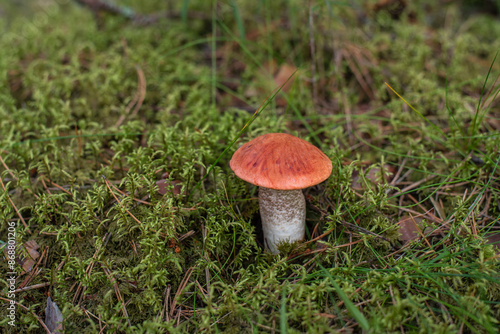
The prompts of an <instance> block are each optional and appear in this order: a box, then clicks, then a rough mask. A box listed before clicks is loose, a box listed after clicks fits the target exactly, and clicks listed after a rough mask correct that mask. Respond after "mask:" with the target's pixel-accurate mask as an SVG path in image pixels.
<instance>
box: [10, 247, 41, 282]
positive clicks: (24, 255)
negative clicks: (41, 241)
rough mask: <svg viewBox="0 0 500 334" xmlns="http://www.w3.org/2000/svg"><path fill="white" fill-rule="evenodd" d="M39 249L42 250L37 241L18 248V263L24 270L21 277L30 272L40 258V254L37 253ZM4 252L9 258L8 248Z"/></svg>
mask: <svg viewBox="0 0 500 334" xmlns="http://www.w3.org/2000/svg"><path fill="white" fill-rule="evenodd" d="M38 248H40V246H39V245H38V244H37V243H36V241H35V240H30V241H27V242H25V243H24V244H23V245H18V246H16V262H17V264H19V265H20V266H21V267H22V268H23V270H22V272H21V275H24V274H25V273H28V272H30V271H31V269H32V268H33V265H34V264H35V262H36V259H38V258H39V257H40V253H38V252H37V249H38ZM3 251H4V255H5V256H6V257H7V248H4V250H3Z"/></svg>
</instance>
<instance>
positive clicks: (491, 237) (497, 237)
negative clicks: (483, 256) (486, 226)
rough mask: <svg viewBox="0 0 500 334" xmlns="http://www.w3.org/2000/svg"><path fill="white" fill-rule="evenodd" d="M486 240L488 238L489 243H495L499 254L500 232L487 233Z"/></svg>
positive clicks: (494, 245)
mask: <svg viewBox="0 0 500 334" xmlns="http://www.w3.org/2000/svg"><path fill="white" fill-rule="evenodd" d="M486 240H488V242H487V244H488V245H493V247H494V248H496V251H497V254H500V232H499V233H495V232H492V233H488V234H487V235H486Z"/></svg>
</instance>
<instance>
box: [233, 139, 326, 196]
mask: <svg viewBox="0 0 500 334" xmlns="http://www.w3.org/2000/svg"><path fill="white" fill-rule="evenodd" d="M229 165H230V166H231V169H232V170H233V171H234V173H235V174H236V175H237V176H238V177H239V178H240V179H242V180H245V181H247V182H250V183H252V184H255V185H257V186H259V187H265V188H270V189H277V190H294V189H304V188H307V187H310V186H313V185H315V184H318V183H320V182H323V181H324V180H326V179H327V178H328V177H329V176H330V174H331V173H332V162H331V161H330V159H329V158H328V157H327V156H326V155H325V154H324V153H323V152H321V150H320V149H318V148H317V147H316V146H314V145H312V144H311V143H309V142H307V141H305V140H303V139H300V138H297V137H295V136H292V135H288V134H286V133H268V134H265V135H262V136H259V137H257V138H255V139H253V140H251V141H249V142H248V143H246V144H244V145H243V146H241V147H240V148H239V149H238V150H237V151H236V152H235V153H234V155H233V157H232V158H231V161H230V162H229Z"/></svg>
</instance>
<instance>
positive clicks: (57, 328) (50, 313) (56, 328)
mask: <svg viewBox="0 0 500 334" xmlns="http://www.w3.org/2000/svg"><path fill="white" fill-rule="evenodd" d="M62 322H63V315H62V312H61V310H59V307H57V304H56V303H54V302H53V301H52V299H50V297H49V298H47V307H45V325H47V327H48V329H50V331H51V332H52V333H55V334H61V333H62V329H63V327H62Z"/></svg>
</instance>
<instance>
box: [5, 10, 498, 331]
mask: <svg viewBox="0 0 500 334" xmlns="http://www.w3.org/2000/svg"><path fill="white" fill-rule="evenodd" d="M117 3H118V4H120V5H127V6H130V8H131V9H133V10H136V11H138V12H140V13H151V12H156V11H162V10H169V11H172V12H173V13H177V14H179V15H177V16H175V15H174V17H172V18H168V19H165V20H160V21H158V22H157V23H156V24H152V25H147V26H139V25H135V24H134V23H133V22H130V21H127V20H126V19H125V18H122V17H117V16H111V15H107V14H105V13H101V14H102V15H101V16H100V19H99V22H98V24H97V23H96V21H94V17H93V15H91V13H90V12H89V10H88V8H84V7H79V6H75V5H74V4H73V3H71V2H69V3H66V4H64V5H56V4H55V3H54V4H50V5H47V4H46V3H45V2H38V1H34V2H33V4H31V5H30V6H33V7H34V8H35V10H36V13H37V14H38V16H37V17H38V19H35V18H33V17H30V16H26V17H30V18H29V19H28V18H23V17H21V16H18V17H15V18H13V17H9V19H8V22H7V19H6V18H5V17H3V16H0V20H3V21H2V22H5V24H3V23H2V26H5V27H6V28H5V29H6V30H7V29H8V31H7V32H6V33H5V34H3V35H2V36H1V37H0V49H1V50H2V56H1V57H0V73H2V76H1V77H0V156H1V157H2V160H3V162H4V163H5V165H4V164H3V163H2V164H1V165H0V175H1V177H2V183H3V184H4V186H5V191H4V190H3V188H2V190H0V208H1V209H0V221H1V222H2V225H1V229H0V231H1V240H2V241H3V242H6V241H7V239H6V238H7V229H8V222H14V223H15V224H16V226H17V230H16V239H17V241H18V243H19V244H21V243H25V242H27V241H29V240H35V241H36V242H37V243H38V244H39V245H40V246H41V248H40V249H39V251H40V252H41V253H42V252H43V255H42V260H41V261H40V263H39V264H38V266H37V268H38V269H37V271H36V274H35V275H34V277H33V279H32V280H31V281H30V282H29V284H28V286H35V287H36V288H34V289H30V290H26V291H23V292H18V293H16V301H17V302H18V303H20V304H22V305H23V306H25V307H27V308H28V309H29V310H30V311H26V310H25V309H24V308H21V307H18V308H17V310H16V312H17V313H16V327H15V328H14V329H12V328H11V329H12V330H13V331H21V332H43V331H44V330H43V328H42V327H41V325H40V323H39V321H38V319H37V317H38V318H40V319H42V320H43V319H44V317H45V313H44V309H45V305H46V298H47V296H48V295H50V296H51V298H52V299H53V300H54V301H55V302H56V303H57V305H58V306H59V308H60V309H61V310H62V313H63V317H64V327H65V330H66V332H75V331H81V332H85V333H87V332H88V333H94V332H98V331H100V330H102V329H103V328H105V329H104V330H105V331H108V332H130V333H155V332H169V333H170V332H180V333H193V332H201V331H204V332H222V333H254V332H272V331H275V332H278V331H280V332H282V333H284V332H289V333H301V332H307V333H326V332H336V331H345V330H351V329H352V330H354V331H361V330H363V328H366V326H368V327H369V330H368V332H373V333H379V332H384V333H385V332H387V333H397V332H401V331H402V330H404V331H405V332H407V333H413V332H432V333H450V332H451V333H453V332H460V331H462V330H465V331H470V332H480V333H483V332H485V333H493V332H494V331H495V329H496V328H497V326H498V320H497V319H499V318H500V307H499V304H498V300H499V299H500V284H499V282H498V277H497V276H498V271H499V269H500V268H499V264H498V249H496V248H494V247H493V246H492V245H487V238H486V237H487V235H486V233H487V232H490V231H496V229H497V228H498V217H499V211H500V208H499V207H498V205H496V203H497V202H498V200H499V193H498V188H499V184H498V183H499V181H498V164H499V160H498V147H499V146H500V136H498V135H497V133H498V120H499V119H500V116H499V115H498V111H497V107H496V102H495V99H494V98H493V97H494V96H495V94H496V92H497V83H496V82H495V80H496V73H497V72H498V70H499V67H498V64H497V62H494V61H493V59H494V57H495V54H496V50H497V49H498V47H499V45H497V44H498V41H497V40H496V39H495V38H493V37H494V36H496V35H498V34H496V35H495V32H496V31H498V30H500V25H499V24H498V22H497V21H498V20H496V19H495V18H491V17H488V16H485V15H474V16H466V15H465V14H464V11H463V10H462V8H461V7H460V6H459V4H456V3H453V4H443V3H439V2H435V1H414V2H411V3H410V2H406V3H407V5H406V7H404V8H402V11H401V12H396V11H394V9H391V8H383V7H382V8H378V7H377V4H378V3H379V2H377V1H369V2H361V1H360V2H353V3H352V4H350V5H346V4H341V3H337V2H328V1H327V2H313V3H312V4H311V7H310V8H304V7H303V6H304V5H303V3H302V2H300V1H258V2H233V1H230V2H228V3H217V6H216V7H213V5H214V4H213V3H211V2H203V1H186V2H184V3H181V4H176V5H173V4H168V3H167V4H166V3H164V2H162V1H151V2H148V3H147V4H143V3H142V2H140V1H117ZM2 6H5V7H2ZM44 6H45V7H44ZM47 6H48V7H47ZM182 6H187V11H186V12H185V14H186V15H187V19H186V20H183V19H182V13H183V12H182ZM0 7H1V8H0V15H3V14H1V13H2V11H1V9H2V8H7V7H6V5H0ZM305 9H307V10H305ZM10 10H12V8H9V12H10ZM15 10H16V11H15V12H17V13H19V11H20V8H17V9H15ZM398 13H399V14H398ZM435 13H440V14H439V15H437V14H435ZM443 13H444V14H443ZM309 14H310V15H309ZM396 14H397V15H396ZM18 15H19V14H18ZM443 15H445V17H446V20H445V21H443V20H442V19H441V17H442V16H443ZM214 31H215V32H216V34H217V36H216V37H217V40H216V41H214V40H213V36H212V33H213V32H214ZM243 37H244V38H243ZM214 47H215V49H214ZM213 57H216V58H215V59H214V58H213ZM270 62H275V63H276V68H277V69H279V68H280V66H281V65H282V64H288V65H289V66H290V67H291V68H293V66H295V67H296V68H298V69H299V71H298V72H297V73H296V74H295V79H294V84H293V86H292V88H291V90H288V91H287V92H286V94H280V95H277V96H276V97H275V98H274V99H272V100H271V101H268V102H269V103H268V104H266V103H264V101H265V100H266V98H267V97H268V96H272V92H271V89H269V88H265V89H263V87H269V86H270V87H273V86H274V85H275V83H273V81H272V74H269V80H267V79H265V78H266V73H265V72H266V71H265V68H266V66H268V65H267V64H269V63H270ZM313 64H314V66H313ZM490 65H492V66H491V69H490ZM142 77H143V78H144V80H145V92H144V91H141V89H140V81H141V80H142V79H141V78H142ZM384 83H387V84H389V85H390V86H391V87H392V88H393V89H394V91H395V92H397V93H398V94H400V95H401V96H402V97H403V98H404V99H405V100H406V101H407V102H408V103H409V104H411V106H413V107H414V108H415V110H413V108H412V107H410V106H409V104H408V103H405V102H404V101H403V100H402V99H400V98H399V97H397V96H396V95H395V94H394V93H393V91H391V90H390V89H388V87H387V86H386V85H385V84H384ZM483 83H486V85H485V88H486V91H485V92H482V90H483ZM490 88H491V92H492V93H486V92H488V90H489V89H490ZM480 101H481V102H484V101H487V102H486V103H485V104H482V105H480V107H477V106H478V104H479V102H480ZM490 103H491V104H490ZM260 105H265V109H264V110H263V111H262V110H261V109H259V106H260ZM256 110H260V111H259V113H257V114H255V115H256V116H257V117H254V118H252V115H254V112H255V111H256ZM250 120H252V123H251V124H249V122H250ZM242 129H244V131H242ZM268 132H288V133H291V134H295V135H298V136H300V137H302V138H304V139H307V140H309V141H310V142H312V143H314V144H315V145H318V146H319V147H320V148H321V149H322V150H323V151H324V152H325V153H326V154H327V155H328V156H329V157H331V159H332V162H333V163H334V170H333V173H332V176H331V177H330V178H329V179H328V180H327V181H326V182H324V183H322V184H320V185H318V186H315V187H311V188H309V189H306V190H305V195H306V198H307V207H308V213H307V217H308V218H307V233H306V235H307V238H308V239H311V238H316V237H318V236H320V235H321V237H320V238H319V239H318V240H316V241H315V242H311V243H307V244H302V245H301V244H292V245H283V246H282V247H281V251H282V252H281V254H280V255H277V256H274V255H272V254H270V253H269V252H268V251H266V250H264V249H263V248H262V238H261V233H262V232H261V228H260V217H259V214H258V201H257V199H256V196H257V191H256V188H255V187H253V186H251V185H249V184H247V183H246V182H244V181H242V180H240V179H238V178H237V177H236V176H235V175H234V173H233V172H232V171H231V170H230V168H229V165H228V162H229V159H230V157H231V155H232V153H233V152H234V151H235V150H236V149H237V146H238V145H240V144H241V143H244V142H246V141H247V140H249V139H251V138H255V137H256V136H258V135H260V134H263V133H268ZM238 136H240V138H239V139H238V140H237V137H238ZM233 141H235V144H234V145H232V146H231V143H233ZM223 152H225V154H222V153H223ZM395 176H397V179H396V180H393V178H394V177H395ZM158 181H162V182H163V183H164V184H165V185H166V188H165V189H163V190H160V189H159V185H158ZM16 210H17V211H16ZM409 214H411V215H412V216H413V217H414V218H415V219H416V221H417V220H418V221H420V220H421V223H419V224H420V225H419V229H420V232H422V234H423V235H424V237H422V235H421V234H418V238H417V239H415V240H413V241H409V242H405V240H402V238H401V235H400V231H401V228H402V227H401V226H400V224H399V222H400V221H402V220H403V219H405V218H404V217H407V216H408V215H409ZM19 216H22V217H23V219H24V221H25V222H26V224H27V227H25V226H24V224H23V223H22V221H21V220H20V217H19ZM322 234H324V235H322ZM1 268H2V272H7V271H8V267H7V263H6V262H5V261H2V262H1ZM17 269H18V271H20V267H18V268H17ZM25 277H26V275H23V276H20V277H19V279H18V280H17V282H16V284H17V286H19V285H20V284H21V282H22V281H23V280H24V279H25ZM0 282H1V283H2V290H1V296H2V298H5V296H7V293H8V282H7V281H6V277H5V275H3V276H2V275H0ZM37 284H42V286H41V287H37ZM120 298H121V299H122V300H123V301H124V304H123V303H122V301H121V300H120ZM6 305H7V302H6V301H5V300H2V308H0V316H1V317H0V325H1V326H2V327H5V328H9V325H8V321H9V318H7V317H6V315H7V309H6ZM124 310H126V314H127V315H125V313H124V312H125V311H124Z"/></svg>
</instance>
